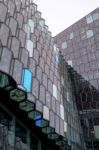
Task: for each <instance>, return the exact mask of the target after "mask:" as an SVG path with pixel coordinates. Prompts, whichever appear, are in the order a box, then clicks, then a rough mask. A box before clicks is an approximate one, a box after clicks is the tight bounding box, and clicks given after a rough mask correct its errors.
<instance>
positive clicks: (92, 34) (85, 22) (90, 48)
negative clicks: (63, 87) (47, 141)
mask: <svg viewBox="0 0 99 150" xmlns="http://www.w3.org/2000/svg"><path fill="white" fill-rule="evenodd" d="M98 16H99V8H97V9H96V10H94V11H93V12H91V13H90V14H88V15H87V16H85V17H84V18H82V19H81V20H79V21H78V22H76V23H75V24H73V25H72V26H71V27H69V28H68V29H67V30H65V31H63V32H62V34H61V33H59V34H58V35H56V36H55V37H54V42H55V44H56V45H57V46H59V44H62V43H63V42H65V41H66V42H67V43H68V40H69V44H68V49H67V50H64V53H63V55H64V59H65V61H66V62H67V63H68V60H70V61H72V65H73V69H74V71H73V73H72V76H71V77H72V80H71V81H72V83H73V84H72V86H73V87H75V88H74V89H75V90H74V91H76V97H75V101H76V103H77V109H76V107H75V105H74V104H72V102H71V99H72V94H71V90H70V91H69V88H70V86H68V91H67V102H68V105H69V106H68V107H67V114H69V115H68V116H69V117H68V116H66V119H67V121H68V122H69V127H68V129H67V131H68V136H69V138H70V137H71V139H72V138H73V137H74V140H75V141H76V140H77V141H79V139H82V137H81V135H80V134H79V133H78V134H76V130H74V131H73V130H72V129H71V125H70V122H72V123H73V124H74V126H77V127H78V130H79V127H80V126H79V125H78V124H77V125H76V123H75V121H74V120H75V119H76V117H75V116H76V113H77V111H78V113H79V118H80V123H81V126H82V132H83V135H84V139H85V146H86V149H88V150H89V149H91V150H92V149H95V150H96V149H99V144H98V143H99V138H98V131H97V130H98V125H99V118H98V116H99V113H98V101H97V100H98V94H99V76H97V74H98V60H99V55H98V49H99V44H98V43H99V40H98V39H99V31H98V26H99V17H98ZM71 30H72V31H71ZM67 31H68V32H67ZM72 32H73V33H74V35H75V36H74V37H73V39H71V40H70V33H72ZM62 35H63V36H62ZM64 36H65V37H66V39H64V41H63V38H64ZM59 41H62V42H61V43H59ZM69 65H71V64H69ZM70 70H72V69H70ZM77 74H78V75H77ZM74 75H75V77H74V78H73V76H74ZM66 105H67V104H66ZM71 106H73V107H71ZM71 110H75V112H76V113H73V115H74V116H73V117H74V118H75V119H74V118H73V117H71V114H72V113H71V112H73V111H71ZM70 111H71V112H70ZM70 118H71V119H70ZM76 122H77V120H76ZM96 131H97V134H96ZM79 142H80V141H79Z"/></svg>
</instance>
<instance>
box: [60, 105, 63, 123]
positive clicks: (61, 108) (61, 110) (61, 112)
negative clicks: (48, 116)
mask: <svg viewBox="0 0 99 150" xmlns="http://www.w3.org/2000/svg"><path fill="white" fill-rule="evenodd" d="M60 115H61V118H62V119H63V120H64V106H63V105H60Z"/></svg>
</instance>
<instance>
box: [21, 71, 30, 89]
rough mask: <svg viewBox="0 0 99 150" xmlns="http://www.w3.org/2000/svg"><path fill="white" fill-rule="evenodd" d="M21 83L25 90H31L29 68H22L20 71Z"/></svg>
mask: <svg viewBox="0 0 99 150" xmlns="http://www.w3.org/2000/svg"><path fill="white" fill-rule="evenodd" d="M22 85H23V86H24V87H25V89H26V90H27V92H31V87H32V73H31V71H30V70H29V69H23V72H22Z"/></svg>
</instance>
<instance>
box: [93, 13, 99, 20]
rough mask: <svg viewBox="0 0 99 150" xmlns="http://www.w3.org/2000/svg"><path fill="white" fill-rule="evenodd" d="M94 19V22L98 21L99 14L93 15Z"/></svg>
mask: <svg viewBox="0 0 99 150" xmlns="http://www.w3.org/2000/svg"><path fill="white" fill-rule="evenodd" d="M92 17H93V20H94V21H95V20H98V19H99V13H94V14H93V15H92Z"/></svg>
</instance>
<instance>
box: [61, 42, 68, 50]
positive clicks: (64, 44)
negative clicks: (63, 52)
mask: <svg viewBox="0 0 99 150" xmlns="http://www.w3.org/2000/svg"><path fill="white" fill-rule="evenodd" d="M65 48H67V43H66V41H65V42H63V43H62V49H65Z"/></svg>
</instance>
